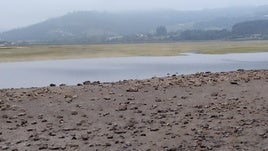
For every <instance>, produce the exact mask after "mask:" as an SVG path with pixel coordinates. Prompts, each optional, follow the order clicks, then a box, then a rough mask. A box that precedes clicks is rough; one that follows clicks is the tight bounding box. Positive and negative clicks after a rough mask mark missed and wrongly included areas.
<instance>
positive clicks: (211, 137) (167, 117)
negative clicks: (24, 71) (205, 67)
mask: <svg viewBox="0 0 268 151" xmlns="http://www.w3.org/2000/svg"><path fill="white" fill-rule="evenodd" d="M51 86H53V85H51ZM0 150H14V151H15V150H18V151H23V150H30V151H31V150H33V151H35V150H82V151H83V150H100V151H102V150H141V151H143V150H144V151H150V150H151V151H155V150H160V151H162V150H168V151H176V150H224V151H225V150H254V151H259V150H260V151H267V150H268V70H258V71H257V70H256V71H255V70H254V71H244V70H239V71H236V72H228V73H197V74H193V75H187V76H183V75H179V76H175V75H173V76H169V77H165V78H152V79H149V80H129V81H121V82H117V83H98V82H94V83H91V82H84V84H82V85H80V86H64V85H63V86H60V87H44V88H30V89H9V90H0Z"/></svg>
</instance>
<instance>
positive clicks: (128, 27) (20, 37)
mask: <svg viewBox="0 0 268 151" xmlns="http://www.w3.org/2000/svg"><path fill="white" fill-rule="evenodd" d="M264 19H268V6H259V7H232V8H224V9H211V10H200V11H171V10H162V11H143V12H134V11H132V12H131V11H130V12H121V13H119V12H117V13H115V12H113V13H111V12H96V11H80V12H72V13H68V14H66V15H64V16H61V17H57V18H52V19H49V20H46V21H44V22H40V23H38V24H34V25H31V26H28V27H24V28H19V29H14V30H10V31H7V32H3V33H1V34H0V40H6V41H26V42H47V43H50V42H55V43H57V42H59V43H60V42H63V43H68V42H90V41H96V40H98V39H107V38H113V37H120V36H128V35H135V34H141V33H150V34H154V33H155V30H156V28H157V27H159V26H165V27H166V28H167V30H168V32H178V33H179V32H182V31H185V30H193V29H196V30H211V29H218V30H221V29H227V30H231V29H232V26H233V25H235V24H236V23H239V22H243V21H249V20H264Z"/></svg>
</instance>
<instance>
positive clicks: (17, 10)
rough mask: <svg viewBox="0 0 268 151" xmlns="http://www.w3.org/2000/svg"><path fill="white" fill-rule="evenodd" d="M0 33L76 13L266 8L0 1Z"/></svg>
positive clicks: (227, 0) (205, 0)
mask: <svg viewBox="0 0 268 151" xmlns="http://www.w3.org/2000/svg"><path fill="white" fill-rule="evenodd" d="M0 2H1V3H0V4H1V5H0V32H1V31H3V30H8V29H12V28H16V27H21V26H26V25H29V24H32V23H37V22H40V21H43V20H46V19H48V18H51V17H56V16H60V15H64V14H66V13H67V12H72V11H79V10H99V11H126V10H153V9H175V10H199V9H211V8H221V7H229V6H241V5H243V6H252V5H268V0H0Z"/></svg>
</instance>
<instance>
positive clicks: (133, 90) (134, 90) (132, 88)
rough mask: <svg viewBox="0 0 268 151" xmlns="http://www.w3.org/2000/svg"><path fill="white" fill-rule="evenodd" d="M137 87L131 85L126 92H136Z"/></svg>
mask: <svg viewBox="0 0 268 151" xmlns="http://www.w3.org/2000/svg"><path fill="white" fill-rule="evenodd" d="M138 91H139V89H138V88H134V87H131V88H129V89H127V92H138Z"/></svg>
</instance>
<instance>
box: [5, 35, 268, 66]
mask: <svg viewBox="0 0 268 151" xmlns="http://www.w3.org/2000/svg"><path fill="white" fill-rule="evenodd" d="M191 52H194V53H203V54H226V53H248V52H268V40H262V41H202V42H174V43H139V44H89V45H32V46H20V47H16V46H11V47H0V62H16V61H34V60H58V59H80V58H100V57H132V56H178V55H180V54H181V53H191Z"/></svg>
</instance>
